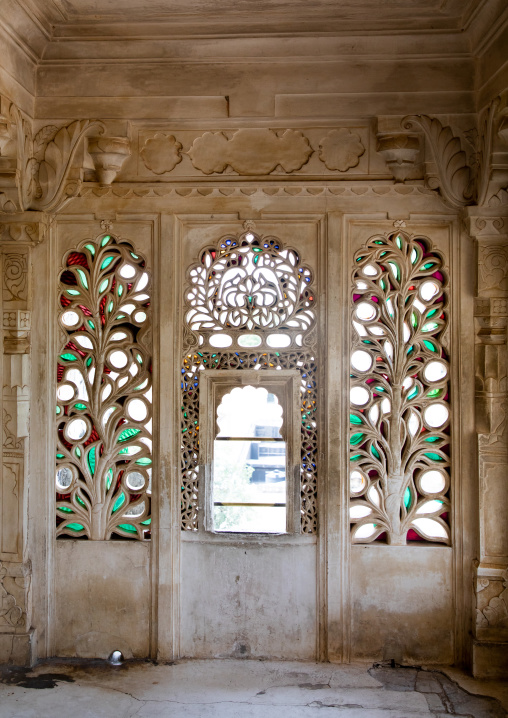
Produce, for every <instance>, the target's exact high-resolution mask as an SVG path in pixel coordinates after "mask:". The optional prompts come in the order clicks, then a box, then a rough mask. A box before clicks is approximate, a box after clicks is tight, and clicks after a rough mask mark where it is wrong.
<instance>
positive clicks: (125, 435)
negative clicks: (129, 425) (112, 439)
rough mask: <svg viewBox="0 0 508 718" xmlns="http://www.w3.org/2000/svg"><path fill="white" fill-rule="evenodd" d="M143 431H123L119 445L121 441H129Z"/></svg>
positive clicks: (119, 438)
mask: <svg viewBox="0 0 508 718" xmlns="http://www.w3.org/2000/svg"><path fill="white" fill-rule="evenodd" d="M140 431H141V429H125V431H122V433H121V434H120V436H119V437H118V443H120V442H121V441H128V440H129V439H131V438H132V437H133V436H137V435H138V434H139V432H140Z"/></svg>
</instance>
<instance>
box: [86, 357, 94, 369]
mask: <svg viewBox="0 0 508 718" xmlns="http://www.w3.org/2000/svg"><path fill="white" fill-rule="evenodd" d="M92 362H93V358H92V357H88V359H87V360H86V365H87V367H88V366H90V364H91V363H92Z"/></svg>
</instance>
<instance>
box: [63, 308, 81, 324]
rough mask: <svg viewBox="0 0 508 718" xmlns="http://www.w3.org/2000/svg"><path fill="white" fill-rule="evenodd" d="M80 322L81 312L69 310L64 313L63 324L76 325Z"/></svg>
mask: <svg viewBox="0 0 508 718" xmlns="http://www.w3.org/2000/svg"><path fill="white" fill-rule="evenodd" d="M78 322H79V314H78V313H77V312H73V311H68V312H64V313H63V314H62V324H65V326H66V327H75V326H76V324H77V323H78Z"/></svg>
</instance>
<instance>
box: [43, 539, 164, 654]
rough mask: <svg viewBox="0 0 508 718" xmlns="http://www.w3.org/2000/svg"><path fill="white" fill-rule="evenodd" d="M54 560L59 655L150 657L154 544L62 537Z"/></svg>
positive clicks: (56, 632)
mask: <svg viewBox="0 0 508 718" xmlns="http://www.w3.org/2000/svg"><path fill="white" fill-rule="evenodd" d="M55 561H56V563H55V576H56V581H55V593H54V596H53V606H52V613H53V620H54V626H53V638H54V644H53V645H54V655H57V656H69V657H71V656H79V657H80V658H107V657H108V656H109V655H111V653H112V651H114V650H119V651H121V652H122V653H123V655H124V656H125V657H126V658H145V657H147V656H148V655H149V651H150V625H149V624H150V600H151V599H150V592H151V588H150V544H149V543H141V542H122V541H109V542H103V541H74V540H72V539H71V540H70V541H59V542H57V546H56V554H55Z"/></svg>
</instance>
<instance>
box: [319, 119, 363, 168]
mask: <svg viewBox="0 0 508 718" xmlns="http://www.w3.org/2000/svg"><path fill="white" fill-rule="evenodd" d="M364 152H365V147H364V145H363V143H362V140H361V137H360V135H357V134H356V133H355V132H351V131H350V130H349V129H348V128H347V127H341V128H340V130H331V132H329V133H328V134H327V135H326V137H323V139H322V140H321V142H320V143H319V158H320V159H321V160H322V161H323V162H324V163H325V165H326V167H327V168H328V169H329V170H338V171H339V172H346V171H347V170H348V169H351V168H352V167H356V166H357V165H358V163H359V162H360V157H361V156H362V155H363V154H364Z"/></svg>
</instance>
